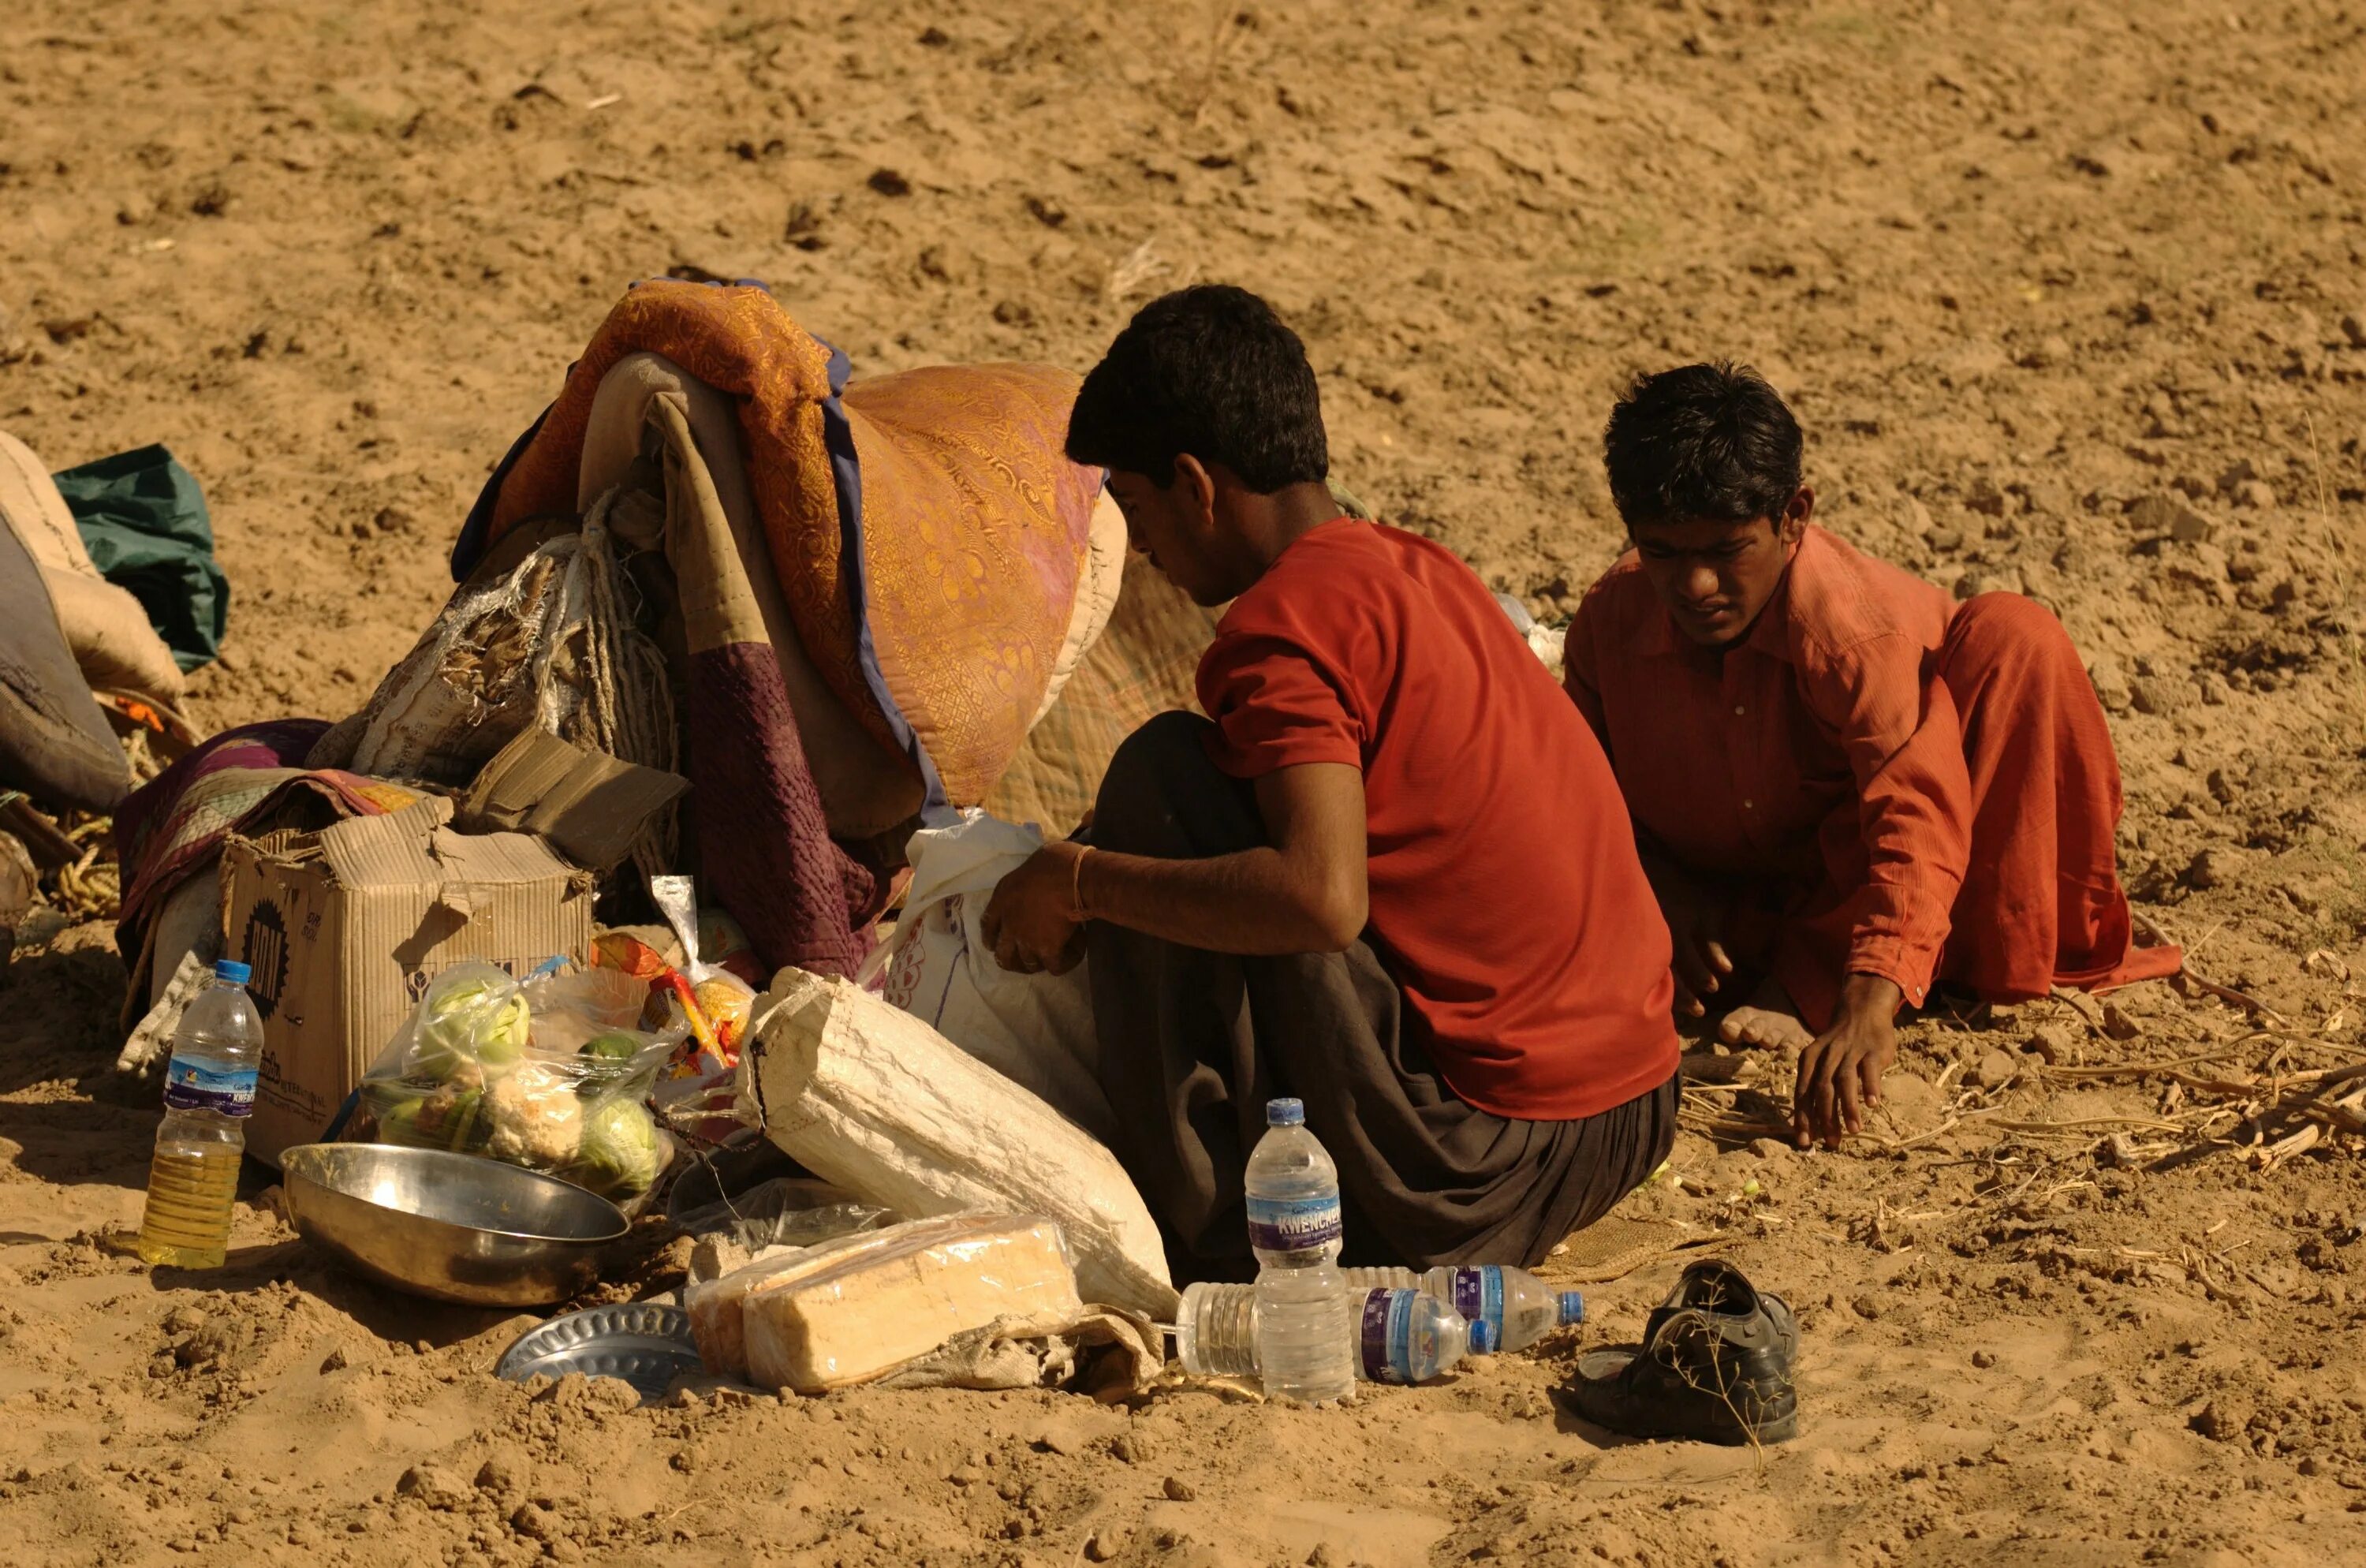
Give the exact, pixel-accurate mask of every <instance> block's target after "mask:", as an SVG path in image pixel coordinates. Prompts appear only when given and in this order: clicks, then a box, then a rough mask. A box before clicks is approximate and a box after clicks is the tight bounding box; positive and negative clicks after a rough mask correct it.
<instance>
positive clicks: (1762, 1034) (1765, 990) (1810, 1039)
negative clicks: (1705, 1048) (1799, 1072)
mask: <svg viewBox="0 0 2366 1568" xmlns="http://www.w3.org/2000/svg"><path fill="white" fill-rule="evenodd" d="M1717 1037H1718V1039H1719V1040H1722V1041H1724V1042H1725V1043H1727V1044H1729V1045H1740V1046H1743V1047H1745V1048H1748V1049H1752V1050H1758V1051H1804V1050H1806V1049H1807V1048H1808V1045H1809V1044H1811V1043H1814V1041H1815V1038H1816V1035H1815V1032H1814V1031H1813V1030H1811V1029H1809V1028H1808V1026H1807V1024H1806V1023H1805V1022H1804V1021H1801V1019H1800V1017H1799V1014H1798V1010H1797V1009H1796V1008H1794V1007H1792V1005H1791V995H1790V993H1789V992H1787V991H1786V990H1785V989H1784V988H1783V987H1781V986H1778V985H1776V984H1775V982H1774V981H1773V980H1771V979H1770V980H1768V981H1767V982H1766V983H1765V984H1764V985H1763V986H1760V987H1758V989H1757V991H1756V992H1755V993H1754V994H1753V995H1752V997H1751V998H1750V999H1749V1000H1748V1001H1746V1002H1744V1003H1742V1004H1741V1006H1740V1007H1738V1008H1736V1009H1734V1010H1732V1011H1731V1012H1729V1013H1727V1014H1726V1015H1725V1018H1724V1019H1723V1021H1720V1022H1719V1023H1718V1026H1717Z"/></svg>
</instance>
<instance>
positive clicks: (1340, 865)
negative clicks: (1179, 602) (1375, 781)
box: [982, 762, 1370, 973]
mask: <svg viewBox="0 0 2366 1568" xmlns="http://www.w3.org/2000/svg"><path fill="white" fill-rule="evenodd" d="M1256 801H1257V812H1258V815H1259V816H1261V817H1262V818H1264V819H1265V827H1266V836H1267V837H1268V839H1269V840H1271V842H1270V844H1269V845H1268V846H1266V847H1262V848H1258V849H1254V850H1244V851H1242V852H1239V853H1237V854H1229V855H1217V856H1213V857H1211V858H1210V859H1206V860H1156V859H1153V858H1151V857H1148V856H1144V855H1127V854H1114V853H1110V852H1107V851H1101V850H1093V849H1088V848H1087V847H1086V846H1084V845H1081V844H1074V843H1057V844H1046V845H1044V846H1043V848H1042V849H1041V850H1039V851H1037V852H1036V853H1035V854H1034V855H1033V856H1031V858H1030V859H1029V860H1028V861H1027V862H1026V863H1024V864H1023V865H1021V866H1020V868H1019V869H1018V870H1016V871H1014V872H1012V873H1011V874H1009V875H1008V876H1006V877H1004V878H1003V879H1002V882H1001V884H1000V886H997V887H996V888H995V890H994V897H993V899H992V900H991V901H990V902H989V903H988V904H987V905H986V916H985V919H984V921H983V922H982V924H983V929H984V934H985V936H986V941H987V942H990V943H992V944H993V946H994V953H995V961H996V962H997V963H998V964H1001V965H1002V966H1003V967H1004V968H1006V969H1013V970H1018V971H1020V972H1022V973H1031V972H1033V971H1035V970H1039V969H1051V970H1053V971H1054V972H1064V971H1065V970H1067V969H1070V968H1073V967H1074V966H1075V964H1076V961H1077V960H1078V959H1079V958H1081V957H1082V956H1083V948H1082V943H1081V942H1079V941H1078V940H1077V938H1078V936H1079V933H1080V931H1081V930H1082V922H1083V921H1084V920H1086V919H1097V920H1108V921H1110V923H1112V924H1114V925H1121V926H1124V927H1126V928H1127V929H1129V930H1132V931H1143V932H1145V933H1147V934H1149V935H1151V936H1155V937H1160V938H1163V939H1165V940H1166V941H1168V942H1177V943H1180V944H1182V945H1184V946H1187V947H1196V948H1200V949H1202V950H1204V951H1207V952H1210V953H1242V954H1245V955H1252V956H1263V955H1270V954H1279V953H1338V952H1342V951H1344V950H1345V949H1346V948H1347V947H1348V946H1349V945H1351V944H1352V943H1353V942H1355V941H1356V939H1357V938H1358V937H1359V936H1361V935H1362V934H1363V931H1364V925H1365V922H1366V919H1367V918H1368V912H1369V897H1370V890H1369V884H1368V882H1367V878H1366V868H1365V843H1364V775H1363V774H1362V773H1361V772H1359V771H1358V770H1357V769H1355V768H1352V767H1348V766H1346V764H1344V763H1338V762H1308V763H1303V764H1301V765H1298V766H1295V767H1287V768H1277V769H1275V770H1274V771H1273V772H1272V773H1267V774H1265V775H1264V776H1263V777H1261V778H1259V779H1258V780H1257V781H1256Z"/></svg>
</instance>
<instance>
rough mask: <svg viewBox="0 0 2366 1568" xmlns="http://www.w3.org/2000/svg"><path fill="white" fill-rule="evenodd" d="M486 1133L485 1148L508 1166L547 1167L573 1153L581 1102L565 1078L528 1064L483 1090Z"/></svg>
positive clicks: (562, 1162) (580, 1126)
mask: <svg viewBox="0 0 2366 1568" xmlns="http://www.w3.org/2000/svg"><path fill="white" fill-rule="evenodd" d="M485 1111H486V1114H487V1116H488V1117H489V1118H490V1122H491V1123H492V1137H491V1139H490V1142H488V1143H487V1144H486V1145H485V1152H486V1153H487V1154H489V1155H490V1156H493V1157H494V1158H495V1159H498V1160H505V1161H507V1162H508V1163H510V1164H511V1165H523V1166H530V1167H532V1168H535V1169H539V1170H547V1169H550V1168H555V1167H558V1166H563V1165H565V1164H567V1163H568V1162H569V1161H570V1160H572V1159H573V1158H574V1157H575V1151H576V1148H577V1146H578V1145H580V1142H581V1140H582V1135H583V1105H582V1102H581V1101H580V1100H577V1099H576V1098H575V1090H574V1089H572V1088H570V1087H569V1084H568V1081H567V1079H566V1078H565V1077H561V1076H560V1075H559V1074H558V1073H555V1072H553V1071H551V1070H550V1069H549V1068H547V1067H544V1066H535V1065H534V1064H532V1063H528V1064H527V1065H525V1066H522V1067H520V1068H518V1069H517V1070H516V1071H515V1072H513V1073H511V1074H510V1075H509V1076H507V1077H502V1078H499V1079H497V1080H495V1082H494V1084H493V1086H492V1087H491V1088H490V1089H487V1090H486V1091H485Z"/></svg>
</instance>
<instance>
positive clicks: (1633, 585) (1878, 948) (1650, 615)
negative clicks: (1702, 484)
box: [1566, 526, 1971, 1004]
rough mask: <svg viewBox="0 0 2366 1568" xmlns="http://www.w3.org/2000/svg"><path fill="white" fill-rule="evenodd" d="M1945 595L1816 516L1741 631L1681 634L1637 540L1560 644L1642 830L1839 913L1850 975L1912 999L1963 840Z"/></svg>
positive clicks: (1788, 902) (1787, 899)
mask: <svg viewBox="0 0 2366 1568" xmlns="http://www.w3.org/2000/svg"><path fill="white" fill-rule="evenodd" d="M1954 610H1955V605H1954V602H1953V601H1952V600H1950V599H1949V598H1948V597H1947V595H1946V594H1944V593H1943V592H1941V591H1940V590H1938V589H1937V588H1934V587H1932V585H1931V584H1929V583H1927V582H1924V581H1921V579H1920V578H1917V577H1913V576H1911V575H1910V574H1909V573H1907V572H1904V571H1901V570H1898V568H1896V567H1894V566H1890V565H1887V563H1885V562H1882V561H1877V560H1874V559H1871V558H1867V557H1865V556H1863V555H1860V554H1858V553H1857V552H1856V551H1855V550H1854V549H1853V548H1851V547H1849V546H1848V545H1846V544H1844V543H1842V541H1841V540H1840V539H1838V538H1836V537H1834V536H1832V535H1831V534H1829V533H1827V532H1825V531H1824V530H1823V529H1821V528H1818V527H1814V526H1810V527H1809V528H1808V530H1807V533H1806V536H1804V537H1803V538H1802V539H1801V541H1800V543H1799V546H1798V547H1797V550H1796V551H1795V552H1794V553H1793V556H1792V560H1791V565H1790V569H1789V570H1788V571H1787V572H1786V574H1785V577H1784V581H1783V584H1782V586H1781V587H1780V588H1778V589H1777V590H1776V592H1775V597H1774V599H1773V600H1772V601H1771V602H1770V603H1769V604H1767V606H1766V609H1765V611H1764V613H1763V614H1762V615H1760V616H1759V618H1758V622H1757V624H1756V625H1755V626H1752V628H1751V631H1750V635H1749V636H1748V637H1745V638H1743V639H1742V641H1741V643H1740V644H1739V645H1737V646H1735V647H1733V648H1731V649H1726V650H1725V651H1723V652H1718V651H1716V650H1713V649H1707V648H1703V647H1701V646H1700V645H1699V644H1697V643H1696V642H1694V641H1692V640H1691V639H1690V638H1689V637H1685V636H1684V634H1683V633H1682V632H1681V631H1679V630H1678V629H1677V628H1676V626H1675V625H1674V623H1673V622H1672V621H1671V620H1670V619H1669V618H1668V614H1667V612H1666V610H1665V609H1663V608H1662V605H1661V604H1660V600H1659V597H1658V595H1657V594H1656V593H1655V592H1653V590H1652V588H1651V582H1650V581H1649V580H1648V579H1646V578H1645V577H1644V575H1643V571H1642V568H1641V564H1640V562H1639V559H1638V558H1637V557H1636V556H1635V555H1634V553H1633V552H1631V551H1630V552H1628V554H1627V555H1626V556H1625V557H1623V558H1621V559H1620V560H1619V561H1618V563H1617V565H1616V566H1614V567H1612V568H1611V569H1610V570H1609V572H1608V573H1606V575H1605V576H1604V577H1603V579H1602V581H1599V582H1597V583H1595V584H1594V587H1593V588H1592V589H1591V590H1590V591H1589V592H1587V594H1586V596H1585V600H1584V602H1583V604H1582V605H1580V607H1579V609H1578V613H1577V617H1576V620H1575V621H1574V622H1573V623H1572V626H1570V631H1569V642H1568V650H1567V655H1566V659H1567V668H1568V676H1567V684H1568V687H1569V691H1570V694H1571V695H1572V697H1574V698H1575V699H1576V701H1577V705H1578V707H1579V709H1580V710H1581V711H1582V712H1583V714H1584V715H1585V717H1586V720H1587V722H1589V723H1590V724H1592V725H1593V726H1594V733H1595V734H1596V735H1597V736H1599V737H1600V738H1601V740H1602V744H1603V747H1604V749H1605V750H1607V751H1608V752H1609V754H1610V761H1611V766H1612V768H1613V770H1614V771H1615V772H1616V773H1617V777H1618V783H1619V786H1620V789H1621V790H1622V791H1623V792H1624V794H1625V795H1626V797H1627V806H1628V810H1629V811H1630V812H1631V813H1632V814H1633V816H1634V818H1635V822H1636V827H1637V829H1638V831H1639V834H1640V835H1641V836H1642V837H1643V839H1644V840H1645V843H1646V845H1647V847H1652V848H1656V849H1658V850H1659V851H1660V852H1662V853H1664V854H1665V855H1667V856H1668V858H1670V859H1672V860H1673V861H1674V862H1676V863H1678V864H1680V865H1682V866H1684V867H1686V868H1687V869H1689V870H1691V871H1694V872H1696V873H1700V874H1708V875H1713V876H1722V877H1739V878H1743V879H1748V880H1752V881H1756V882H1760V883H1763V884H1771V885H1774V888H1775V891H1776V892H1777V893H1778V895H1779V901H1780V902H1781V903H1782V904H1783V905H1784V906H1785V907H1786V908H1788V909H1789V910H1790V911H1791V912H1792V913H1793V914H1794V915H1795V916H1798V917H1804V918H1807V919H1813V920H1815V922H1816V923H1817V924H1819V925H1824V924H1831V925H1836V926H1839V927H1841V928H1842V931H1836V932H1835V933H1834V934H1835V935H1840V936H1842V937H1843V940H1844V944H1845V951H1846V953H1847V961H1846V970H1845V972H1846V973H1848V974H1864V975H1876V976H1883V977H1885V978H1887V979H1889V980H1892V981H1895V982H1896V983H1897V985H1898V988H1899V989H1900V990H1902V991H1903V992H1904V993H1905V994H1906V998H1907V999H1908V1001H1909V1002H1910V1003H1915V1004H1920V1003H1921V1001H1922V999H1923V998H1924V997H1925V996H1926V995H1927V993H1928V992H1929V989H1930V986H1931V982H1932V977H1933V976H1934V974H1935V972H1936V970H1937V967H1938V963H1939V958H1940V953H1941V950H1942V948H1943V947H1944V945H1945V943H1946V940H1947V931H1948V923H1949V916H1950V913H1951V911H1952V909H1953V907H1954V904H1955V892H1956V889H1957V888H1958V886H1961V884H1962V882H1963V879H1964V872H1965V868H1966V864H1967V863H1968V860H1969V856H1970V852H1971V805H1970V801H1971V782H1970V779H1969V777H1968V775H1967V773H1966V768H1965V763H1964V741H1963V732H1962V728H1961V726H1960V724H1959V723H1958V721H1957V718H1956V714H1955V703H1954V700H1953V699H1952V698H1951V697H1950V696H1949V695H1948V692H1947V688H1946V686H1945V685H1944V683H1943V682H1940V681H1939V680H1938V679H1937V677H1936V674H1935V671H1934V669H1933V665H1934V661H1935V660H1936V657H1937V652H1938V649H1939V647H1940V644H1941V642H1942V640H1943V639H1944V637H1945V635H1946V630H1947V624H1948V620H1949V618H1950V616H1951V615H1953V613H1954ZM1839 980H1840V976H1838V975H1835V976H1832V977H1831V982H1830V983H1831V984H1832V985H1834V986H1837V985H1838V983H1839Z"/></svg>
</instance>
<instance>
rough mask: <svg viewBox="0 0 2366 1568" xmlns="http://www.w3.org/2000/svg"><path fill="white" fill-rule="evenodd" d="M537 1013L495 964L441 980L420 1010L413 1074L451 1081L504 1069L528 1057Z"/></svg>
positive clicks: (459, 971)
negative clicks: (473, 1070)
mask: <svg viewBox="0 0 2366 1568" xmlns="http://www.w3.org/2000/svg"><path fill="white" fill-rule="evenodd" d="M533 1021H534V1015H533V1012H532V1011H531V1010H529V1009H528V1008H527V1006H526V1002H525V998H524V996H523V995H521V994H520V993H519V991H518V988H517V984H516V982H514V981H513V980H512V979H511V978H510V977H509V976H506V975H504V974H502V973H501V971H500V970H498V969H495V968H493V967H492V966H491V965H490V964H468V965H465V966H464V967H462V968H460V969H456V970H454V971H452V972H451V973H450V974H448V975H445V976H443V977H441V978H440V979H438V980H437V981H436V982H435V984H434V985H433V986H431V987H428V989H427V996H426V999H425V1000H423V1002H422V1003H421V1004H420V1008H419V1041H418V1044H417V1045H416V1046H415V1047H414V1049H413V1053H412V1056H411V1066H412V1070H413V1071H415V1072H418V1073H423V1074H424V1075H426V1076H427V1077H432V1078H434V1079H436V1080H438V1081H439V1082H445V1083H449V1082H452V1081H454V1080H455V1079H457V1078H459V1077H463V1076H464V1075H466V1074H467V1072H468V1069H469V1068H471V1067H476V1068H479V1069H483V1068H491V1069H493V1070H495V1071H499V1070H500V1069H501V1068H503V1067H507V1066H511V1065H513V1063H515V1062H516V1061H517V1059H518V1058H519V1057H520V1056H522V1055H524V1054H525V1047H526V1041H527V1040H528V1039H529V1038H530V1037H531V1033H532V1024H533Z"/></svg>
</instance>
